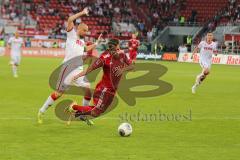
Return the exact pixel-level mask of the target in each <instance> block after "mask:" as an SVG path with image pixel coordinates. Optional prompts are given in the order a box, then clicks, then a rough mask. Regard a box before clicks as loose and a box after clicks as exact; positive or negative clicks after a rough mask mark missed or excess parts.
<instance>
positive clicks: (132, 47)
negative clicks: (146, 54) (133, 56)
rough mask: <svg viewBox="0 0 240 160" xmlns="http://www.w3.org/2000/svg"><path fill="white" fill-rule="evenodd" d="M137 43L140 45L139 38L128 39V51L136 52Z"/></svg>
mask: <svg viewBox="0 0 240 160" xmlns="http://www.w3.org/2000/svg"><path fill="white" fill-rule="evenodd" d="M139 45H140V42H139V40H137V39H130V40H129V42H128V47H129V51H134V52H137V50H138V46H139Z"/></svg>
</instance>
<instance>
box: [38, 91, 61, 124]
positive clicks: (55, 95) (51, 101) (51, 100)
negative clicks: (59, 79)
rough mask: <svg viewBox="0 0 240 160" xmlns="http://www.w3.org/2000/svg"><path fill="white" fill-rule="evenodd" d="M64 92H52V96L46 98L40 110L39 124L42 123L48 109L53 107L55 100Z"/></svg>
mask: <svg viewBox="0 0 240 160" xmlns="http://www.w3.org/2000/svg"><path fill="white" fill-rule="evenodd" d="M62 94H63V93H61V92H57V91H55V92H53V93H52V94H50V96H48V98H47V99H46V101H45V102H44V104H43V105H42V107H41V108H40V109H39V111H38V123H39V124H42V122H43V115H44V113H45V112H46V111H47V109H48V108H49V107H51V106H52V105H53V104H54V102H55V101H56V100H57V99H59V98H60V97H61V96H62Z"/></svg>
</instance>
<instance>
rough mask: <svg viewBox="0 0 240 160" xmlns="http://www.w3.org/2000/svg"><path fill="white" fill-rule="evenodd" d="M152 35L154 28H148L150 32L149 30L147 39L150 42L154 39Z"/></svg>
mask: <svg viewBox="0 0 240 160" xmlns="http://www.w3.org/2000/svg"><path fill="white" fill-rule="evenodd" d="M152 36H153V32H152V30H148V32H147V40H148V42H151V41H152Z"/></svg>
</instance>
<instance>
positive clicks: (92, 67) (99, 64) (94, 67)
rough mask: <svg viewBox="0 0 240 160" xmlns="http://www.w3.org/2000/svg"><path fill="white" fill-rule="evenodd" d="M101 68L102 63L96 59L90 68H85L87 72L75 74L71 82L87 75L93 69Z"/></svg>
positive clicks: (99, 59)
mask: <svg viewBox="0 0 240 160" xmlns="http://www.w3.org/2000/svg"><path fill="white" fill-rule="evenodd" d="M102 66H103V61H102V59H101V57H100V58H98V59H97V60H96V61H95V62H94V63H93V64H92V65H91V66H89V67H88V68H87V70H85V71H82V72H81V73H79V74H77V75H76V76H74V77H73V81H75V80H76V79H78V78H79V77H82V76H85V75H87V74H89V73H90V72H92V71H94V70H95V69H97V68H99V67H102Z"/></svg>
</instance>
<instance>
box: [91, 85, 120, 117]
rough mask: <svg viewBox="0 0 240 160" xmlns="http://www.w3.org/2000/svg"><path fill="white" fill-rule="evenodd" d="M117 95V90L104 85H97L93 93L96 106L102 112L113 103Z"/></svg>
mask: <svg viewBox="0 0 240 160" xmlns="http://www.w3.org/2000/svg"><path fill="white" fill-rule="evenodd" d="M114 96H115V92H114V91H113V90H111V89H108V88H105V87H104V86H97V87H96V89H95V91H94V94H93V103H94V106H95V107H96V108H97V109H99V110H100V111H101V112H102V113H103V112H105V111H106V110H107V108H108V107H109V106H110V105H111V103H112V101H113V99H114Z"/></svg>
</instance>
